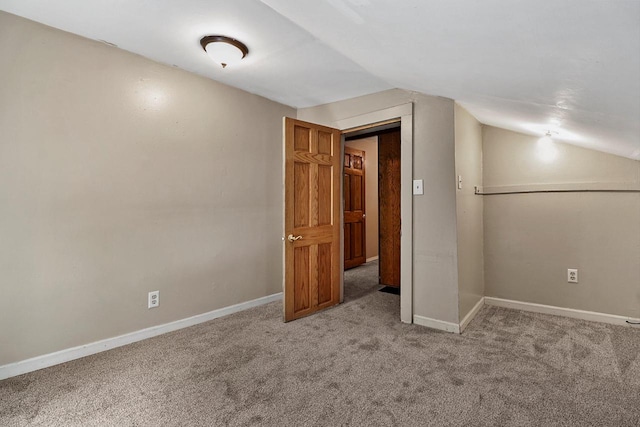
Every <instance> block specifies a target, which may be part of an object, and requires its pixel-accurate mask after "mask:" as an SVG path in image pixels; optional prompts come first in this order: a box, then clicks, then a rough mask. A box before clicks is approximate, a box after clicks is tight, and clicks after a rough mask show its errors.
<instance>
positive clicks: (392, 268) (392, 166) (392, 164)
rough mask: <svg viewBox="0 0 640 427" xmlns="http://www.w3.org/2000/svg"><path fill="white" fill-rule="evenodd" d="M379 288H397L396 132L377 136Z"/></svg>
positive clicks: (398, 282) (398, 266)
mask: <svg viewBox="0 0 640 427" xmlns="http://www.w3.org/2000/svg"><path fill="white" fill-rule="evenodd" d="M378 200H379V202H378V204H379V211H378V215H379V216H378V222H379V227H380V229H379V233H380V248H379V257H380V258H379V259H380V261H379V268H380V284H382V285H387V286H395V287H400V130H399V129H396V130H394V131H391V132H384V133H381V134H380V135H378Z"/></svg>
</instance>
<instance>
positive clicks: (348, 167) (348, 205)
mask: <svg viewBox="0 0 640 427" xmlns="http://www.w3.org/2000/svg"><path fill="white" fill-rule="evenodd" d="M364 156H365V152H364V151H362V150H356V149H355V148H350V147H344V268H345V270H346V269H348V268H353V267H356V266H358V265H360V264H362V263H364V262H365V261H366V254H365V248H366V245H365V243H366V242H365V230H366V229H365V215H364V201H365V198H364V191H365V185H364V183H365V169H364Z"/></svg>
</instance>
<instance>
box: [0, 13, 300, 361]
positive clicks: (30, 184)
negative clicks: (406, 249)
mask: <svg viewBox="0 0 640 427" xmlns="http://www.w3.org/2000/svg"><path fill="white" fill-rule="evenodd" d="M212 66H213V65H212ZM0 70H2V73H1V74H2V79H0V129H1V130H2V131H1V136H0V272H1V277H0V295H1V297H0V343H2V344H0V365H3V364H6V363H9V362H14V361H18V360H22V359H26V358H29V357H33V356H37V355H42V354H45V353H49V352H53V351H57V350H61V349H65V348H69V347H73V346H77V345H81V344H85V343H89V342H92V341H96V340H100V339H104V338H108V337H113V336H116V335H119V334H124V333H127V332H131V331H135V330H139V329H142V328H146V327H150V326H153V325H158V324H162V323H166V322H169V321H172V320H176V319H182V318H185V317H189V316H192V315H195V314H199V313H203V312H207V311H210V310H214V309H217V308H220V307H225V306H229V305H231V304H235V303H239V302H242V301H247V300H251V299H254V298H258V297H262V296H265V295H269V294H273V293H277V292H280V291H281V287H282V256H281V253H282V251H281V244H282V242H281V230H282V205H283V201H282V172H281V171H282V148H281V147H282V130H281V127H282V116H284V115H287V116H291V117H294V116H295V110H293V109H291V108H288V107H286V106H283V105H280V104H277V103H274V102H271V101H268V100H266V99H264V98H261V97H258V96H255V95H251V94H248V93H246V92H242V91H240V90H237V89H233V88H231V87H227V86H224V85H222V84H218V83H216V82H213V81H211V80H208V79H204V78H201V77H197V76H195V75H193V74H190V73H186V72H184V71H181V70H179V69H176V68H171V67H167V66H163V65H160V64H157V63H154V62H152V61H149V60H147V59H145V58H142V57H139V56H136V55H133V54H130V53H127V52H124V51H122V50H119V49H116V48H112V47H109V46H106V45H104V44H102V43H98V42H94V41H90V40H87V39H83V38H80V37H77V36H74V35H71V34H68V33H64V32H62V31H58V30H55V29H52V28H49V27H45V26H43V25H40V24H36V23H33V22H30V21H27V20H24V19H21V18H17V17H15V16H13V15H9V14H6V13H3V12H0ZM151 290H160V307H159V308H157V309H153V310H148V309H147V306H146V305H147V293H148V292H149V291H151Z"/></svg>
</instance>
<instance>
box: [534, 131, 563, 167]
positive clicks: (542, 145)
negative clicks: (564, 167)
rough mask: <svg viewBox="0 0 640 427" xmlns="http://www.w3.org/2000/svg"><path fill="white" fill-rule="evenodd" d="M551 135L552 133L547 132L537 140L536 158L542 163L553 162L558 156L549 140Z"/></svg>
mask: <svg viewBox="0 0 640 427" xmlns="http://www.w3.org/2000/svg"><path fill="white" fill-rule="evenodd" d="M551 133H552V132H551V131H550V130H548V131H547V133H546V134H545V135H544V136H543V137H542V138H540V139H539V140H538V144H537V147H536V151H537V154H538V158H539V159H540V160H541V161H542V162H544V163H551V162H553V161H554V160H555V159H556V157H557V155H558V149H557V147H556V146H555V144H554V143H553V140H552V139H551ZM553 133H557V132H553Z"/></svg>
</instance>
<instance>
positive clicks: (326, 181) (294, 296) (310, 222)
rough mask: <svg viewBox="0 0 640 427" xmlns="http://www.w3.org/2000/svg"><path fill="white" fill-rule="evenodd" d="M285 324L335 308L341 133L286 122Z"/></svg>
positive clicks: (295, 121)
mask: <svg viewBox="0 0 640 427" xmlns="http://www.w3.org/2000/svg"><path fill="white" fill-rule="evenodd" d="M284 135H285V173H284V181H285V196H284V204H285V214H284V216H285V226H284V231H285V242H284V244H285V285H284V316H285V321H289V320H293V319H297V318H300V317H303V316H307V315H309V314H311V313H314V312H316V311H319V310H322V309H325V308H328V307H331V306H332V305H335V304H338V303H339V302H340V275H341V274H342V272H341V271H340V209H341V203H340V175H341V171H340V131H339V130H337V129H332V128H328V127H324V126H319V125H315V124H313V123H306V122H302V121H299V120H294V119H290V118H285V122H284Z"/></svg>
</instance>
